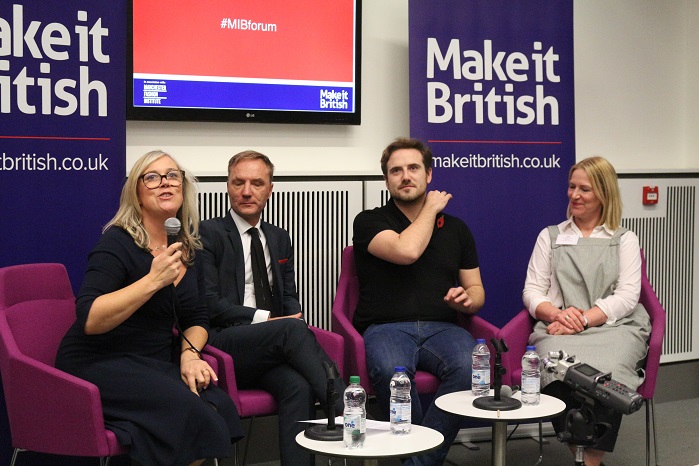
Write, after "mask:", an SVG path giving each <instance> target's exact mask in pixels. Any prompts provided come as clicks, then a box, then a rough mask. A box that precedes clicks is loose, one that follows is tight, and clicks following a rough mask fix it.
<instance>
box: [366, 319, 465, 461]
mask: <svg viewBox="0 0 699 466" xmlns="http://www.w3.org/2000/svg"><path fill="white" fill-rule="evenodd" d="M364 346H365V348H366V361H367V369H368V371H369V377H370V378H371V384H372V386H373V388H374V393H375V394H376V400H377V402H378V405H379V409H380V412H381V417H382V419H383V420H388V408H389V399H390V388H389V384H390V382H391V377H393V373H394V369H395V367H396V366H405V368H406V370H407V373H408V376H409V377H410V381H411V383H412V382H413V379H414V377H415V371H416V370H418V369H419V370H423V371H426V372H430V373H431V374H434V375H435V376H437V378H439V380H440V381H441V384H440V385H439V389H438V390H437V393H436V395H435V398H437V397H439V396H441V395H445V394H447V393H452V392H458V391H462V390H469V389H470V388H471V353H472V352H473V348H474V347H475V346H476V340H475V339H474V338H473V337H472V336H471V334H470V333H468V332H467V331H466V330H465V329H463V328H461V327H459V326H458V325H456V324H452V323H448V322H429V321H418V322H395V323H389V324H374V325H371V326H370V327H369V328H368V329H367V330H366V331H365V332H364ZM410 391H411V393H410V397H411V401H412V421H413V423H414V424H418V425H423V426H425V427H430V428H432V429H435V430H436V431H438V432H440V433H441V434H442V435H444V443H443V444H442V445H441V446H440V447H439V448H438V449H436V450H434V451H432V452H430V453H427V454H425V455H421V456H414V457H412V458H410V459H409V460H408V461H406V462H405V463H404V464H424V465H441V464H443V463H444V460H445V458H446V456H447V453H448V452H449V448H450V447H451V444H452V443H453V442H454V438H455V437H456V434H457V433H458V432H459V426H460V424H461V419H460V417H459V416H457V415H455V414H449V413H447V412H445V411H442V410H440V409H439V408H437V407H436V406H435V405H434V402H432V403H431V404H430V406H429V407H428V408H427V410H426V411H425V412H424V413H423V411H422V406H421V405H420V398H419V397H418V394H417V390H416V388H415V384H414V383H412V385H411V389H410Z"/></svg>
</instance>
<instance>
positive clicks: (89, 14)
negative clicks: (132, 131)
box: [0, 0, 126, 289]
mask: <svg viewBox="0 0 699 466" xmlns="http://www.w3.org/2000/svg"><path fill="white" fill-rule="evenodd" d="M0 31H1V32H2V34H1V35H0V198H1V199H2V201H1V202H0V219H2V220H1V221H2V225H3V231H4V232H5V240H4V241H3V242H2V246H0V267H4V266H7V265H13V264H20V263H30V262H60V263H63V264H65V265H66V267H67V268H68V273H69V275H70V278H71V281H72V284H73V288H74V289H77V288H79V286H80V284H81V281H82V276H83V274H84V272H85V265H86V263H87V254H88V252H89V251H90V249H91V248H92V247H93V246H94V244H95V242H96V241H97V239H98V237H99V235H100V234H101V228H102V226H103V225H104V224H105V223H106V222H107V221H108V220H109V219H110V218H111V217H112V216H113V215H114V213H115V212H116V209H117V207H118V200H119V191H120V189H121V183H122V180H123V179H124V174H125V165H126V155H125V153H126V150H125V149H126V122H125V109H126V102H125V46H126V40H125V37H126V2H125V0H117V1H112V2H94V1H89V0H74V1H70V2H65V1H60V0H42V1H29V0H25V1H21V0H17V1H15V2H2V4H0Z"/></svg>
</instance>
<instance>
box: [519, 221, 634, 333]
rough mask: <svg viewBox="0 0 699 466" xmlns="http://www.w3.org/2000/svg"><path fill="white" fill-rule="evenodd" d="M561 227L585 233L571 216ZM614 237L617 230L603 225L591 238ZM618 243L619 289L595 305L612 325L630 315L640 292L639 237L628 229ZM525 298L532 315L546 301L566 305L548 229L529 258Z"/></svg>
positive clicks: (562, 229)
mask: <svg viewBox="0 0 699 466" xmlns="http://www.w3.org/2000/svg"><path fill="white" fill-rule="evenodd" d="M558 230H559V232H560V233H561V234H566V235H572V234H574V235H577V236H578V237H581V238H582V236H583V235H582V232H581V231H580V229H579V228H578V226H577V225H576V224H575V222H573V221H572V220H570V219H569V220H566V221H565V222H562V223H560V224H558ZM612 236H614V231H612V230H610V229H608V228H607V227H606V226H604V225H603V226H598V227H595V229H594V230H593V231H592V233H591V234H590V238H612ZM619 246H620V247H619V279H618V281H617V284H616V288H615V289H614V291H613V292H612V294H610V295H609V296H607V297H606V298H603V299H598V300H597V301H595V305H596V306H597V307H599V308H600V309H601V310H602V312H604V313H605V314H606V315H607V322H606V323H607V324H609V325H611V324H613V323H614V322H616V321H617V320H618V319H621V318H622V317H625V316H627V315H629V314H630V313H631V312H632V311H633V310H634V308H635V307H636V305H637V304H638V297H639V295H640V293H641V254H640V246H639V243H638V237H637V236H636V234H635V233H634V232H632V231H628V232H627V233H625V234H624V235H622V237H621V240H620V243H619ZM522 300H523V301H524V305H525V307H526V308H527V309H528V310H529V313H530V314H531V315H532V316H533V317H536V308H537V306H539V304H541V303H543V302H550V303H551V304H553V305H554V306H556V307H557V308H559V309H560V308H562V306H563V297H562V295H561V290H560V289H559V286H558V282H557V280H556V275H555V270H554V268H553V264H552V263H551V237H550V235H549V231H548V229H547V228H544V229H543V230H542V231H541V233H539V236H538V238H537V239H536V245H535V246H534V251H533V252H532V256H531V258H530V259H529V266H528V267H527V279H526V281H525V283H524V291H523V292H522ZM584 310H587V309H584Z"/></svg>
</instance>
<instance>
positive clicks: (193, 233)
mask: <svg viewBox="0 0 699 466" xmlns="http://www.w3.org/2000/svg"><path fill="white" fill-rule="evenodd" d="M161 157H170V158H171V159H172V160H173V161H174V162H175V164H176V165H177V168H178V169H180V170H182V167H181V166H180V164H179V163H177V161H176V160H175V159H174V158H173V157H172V156H171V155H170V154H168V153H166V152H163V151H161V150H154V151H151V152H148V153H147V154H144V155H143V156H141V157H140V158H139V159H138V160H137V161H136V163H135V164H134V166H133V167H132V168H131V171H130V172H129V177H128V178H127V180H126V183H124V187H123V188H122V189H121V197H120V199H119V210H117V213H116V214H115V215H114V217H113V218H112V219H111V220H110V221H109V222H108V223H107V224H106V225H105V226H104V228H103V229H102V232H103V233H104V232H105V231H107V230H108V229H109V228H110V227H112V226H117V227H121V228H123V229H124V230H126V232H127V233H128V234H129V235H131V237H132V238H133V240H134V242H135V243H136V244H137V245H138V246H139V247H140V248H142V249H144V250H146V251H149V248H148V244H149V243H150V237H149V236H148V232H147V231H146V229H145V228H144V226H143V212H142V210H141V204H140V202H139V200H138V183H139V181H140V179H141V178H140V177H141V175H143V172H144V171H145V169H146V168H147V167H148V166H150V164H152V163H153V162H155V161H156V160H158V159H159V158H161ZM184 174H185V176H184V179H183V180H182V197H183V201H182V207H180V209H179V210H178V211H177V218H178V219H179V220H180V222H182V229H181V230H180V233H179V238H178V240H179V241H181V242H182V251H183V257H185V262H186V263H187V264H188V265H191V264H192V263H193V261H194V250H195V249H201V248H202V245H201V240H200V239H199V211H198V209H197V187H196V183H197V180H196V178H195V177H194V176H191V175H190V174H189V173H188V172H187V171H185V172H184Z"/></svg>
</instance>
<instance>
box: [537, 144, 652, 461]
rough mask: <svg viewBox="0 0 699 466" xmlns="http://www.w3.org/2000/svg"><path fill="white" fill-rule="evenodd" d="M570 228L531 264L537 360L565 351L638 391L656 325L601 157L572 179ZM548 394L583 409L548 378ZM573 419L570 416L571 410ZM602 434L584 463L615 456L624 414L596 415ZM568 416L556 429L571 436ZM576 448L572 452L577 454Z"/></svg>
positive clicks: (634, 244)
mask: <svg viewBox="0 0 699 466" xmlns="http://www.w3.org/2000/svg"><path fill="white" fill-rule="evenodd" d="M568 180H569V183H568V199H569V204H568V220H566V221H564V222H562V223H560V224H558V225H554V226H550V227H548V228H545V229H544V230H542V231H541V233H540V234H539V237H538V238H537V241H536V245H535V247H534V251H533V253H532V256H531V259H530V260H529V267H528V269H527V279H526V282H525V286H524V292H523V300H524V304H525V306H526V307H527V309H529V312H530V313H531V315H532V316H533V317H534V318H536V319H537V321H538V322H537V324H536V326H535V327H534V332H533V333H532V334H531V336H530V337H529V344H531V345H536V347H537V352H538V353H539V354H540V355H545V354H547V353H548V352H549V351H560V350H563V351H565V352H566V353H568V354H570V355H575V356H576V357H577V359H578V360H580V361H582V362H584V363H587V364H589V365H590V366H592V367H595V368H596V369H599V370H600V371H603V372H611V373H612V378H613V379H614V380H616V381H619V382H621V383H623V384H625V385H627V386H628V387H630V388H631V389H634V390H635V389H636V388H638V386H639V385H640V384H641V383H642V382H643V374H642V371H641V370H640V368H641V367H642V365H643V361H644V359H645V357H646V352H647V347H648V344H647V342H648V337H649V335H650V320H649V318H648V314H647V313H646V311H645V309H644V308H643V306H642V305H640V304H639V303H638V297H639V294H640V290H641V256H640V247H639V243H638V237H637V236H636V235H635V234H634V233H633V232H632V231H629V230H627V229H625V228H622V227H620V222H621V197H620V194H619V185H618V181H617V176H616V172H615V171H614V168H613V167H612V165H611V164H610V163H609V162H608V161H607V160H605V159H603V158H602V157H591V158H588V159H585V160H582V161H581V162H578V163H577V164H575V165H573V167H571V169H570V172H569V175H568ZM541 386H542V391H543V392H544V393H548V394H550V395H553V396H556V397H558V398H561V399H563V400H564V401H566V404H567V408H568V409H571V408H577V407H580V402H578V401H575V400H574V399H573V398H572V396H571V389H570V388H569V387H568V386H567V385H565V384H563V382H560V381H557V380H555V379H554V378H553V375H552V374H548V373H542V378H541ZM566 412H567V410H566ZM594 412H595V416H596V421H597V422H601V423H606V424H608V425H609V427H610V428H608V429H606V430H602V431H600V432H599V434H598V435H599V438H598V442H597V444H596V445H594V448H592V447H590V448H587V449H586V451H585V461H586V464H587V465H588V466H589V465H598V464H600V462H601V460H602V456H603V454H604V451H612V450H613V448H614V443H615V442H616V436H617V433H618V431H619V426H620V424H621V414H619V413H615V412H608V410H606V409H603V408H601V407H599V406H597V407H595V409H594ZM565 414H566V413H564V414H563V415H562V416H560V417H559V418H558V419H557V420H555V421H554V427H555V428H556V431H557V432H558V431H561V430H565ZM572 449H573V448H571V450H572Z"/></svg>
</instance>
